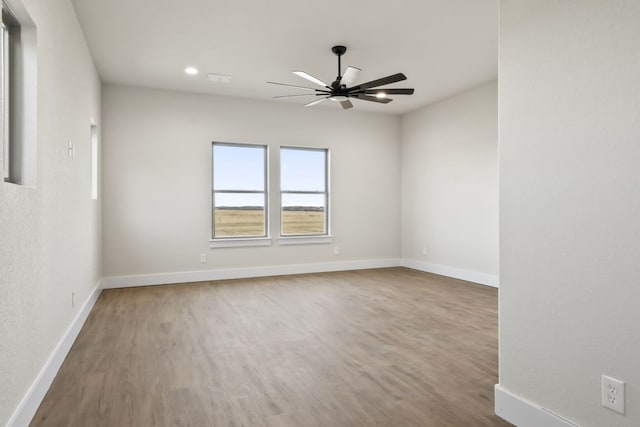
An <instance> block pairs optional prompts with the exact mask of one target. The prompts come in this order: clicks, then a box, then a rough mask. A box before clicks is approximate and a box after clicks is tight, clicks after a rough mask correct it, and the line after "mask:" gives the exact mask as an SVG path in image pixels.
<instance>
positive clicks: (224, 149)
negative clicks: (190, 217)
mask: <svg viewBox="0 0 640 427" xmlns="http://www.w3.org/2000/svg"><path fill="white" fill-rule="evenodd" d="M267 223H268V222H267V147H266V146H264V145H246V144H228V143H219V142H214V143H213V233H212V234H213V239H225V238H227V239H228V238H248V237H253V238H255V237H267Z"/></svg>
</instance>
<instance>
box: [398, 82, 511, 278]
mask: <svg viewBox="0 0 640 427" xmlns="http://www.w3.org/2000/svg"><path fill="white" fill-rule="evenodd" d="M497 115H498V85H497V82H492V83H489V84H486V85H483V86H481V87H479V88H476V89H473V90H470V91H467V92H464V93H462V94H459V95H456V96H454V97H451V98H449V99H446V100H444V101H440V102H438V103H436V104H432V105H429V106H427V107H425V108H422V109H420V110H418V111H415V112H413V113H410V114H407V115H405V116H403V117H402V127H401V133H402V148H401V153H402V154H401V156H402V163H401V168H402V216H401V218H402V257H403V258H404V259H412V260H418V261H421V262H427V263H430V264H438V265H443V266H447V267H453V268H456V269H462V270H467V271H473V272H478V273H484V274H488V275H493V276H497V274H498V118H497ZM423 249H426V254H424V253H423Z"/></svg>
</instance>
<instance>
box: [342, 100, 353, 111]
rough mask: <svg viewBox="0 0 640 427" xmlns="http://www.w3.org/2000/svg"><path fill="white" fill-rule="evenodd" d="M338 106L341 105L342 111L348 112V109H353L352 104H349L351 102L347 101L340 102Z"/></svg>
mask: <svg viewBox="0 0 640 427" xmlns="http://www.w3.org/2000/svg"><path fill="white" fill-rule="evenodd" d="M340 105H342V108H343V109H344V110H348V109H349V108H353V104H352V103H351V101H349V100H348V99H347V100H346V101H342V102H341V103H340Z"/></svg>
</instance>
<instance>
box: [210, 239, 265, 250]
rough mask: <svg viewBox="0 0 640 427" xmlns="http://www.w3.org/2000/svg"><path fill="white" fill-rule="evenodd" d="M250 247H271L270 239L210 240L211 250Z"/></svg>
mask: <svg viewBox="0 0 640 427" xmlns="http://www.w3.org/2000/svg"><path fill="white" fill-rule="evenodd" d="M250 246H271V238H270V237H256V238H238V239H210V240H209V247H210V248H244V247H250Z"/></svg>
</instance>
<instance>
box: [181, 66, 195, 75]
mask: <svg viewBox="0 0 640 427" xmlns="http://www.w3.org/2000/svg"><path fill="white" fill-rule="evenodd" d="M184 72H185V73H187V74H188V75H190V76H195V75H196V74H198V69H197V68H196V67H187V68H185V69H184Z"/></svg>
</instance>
